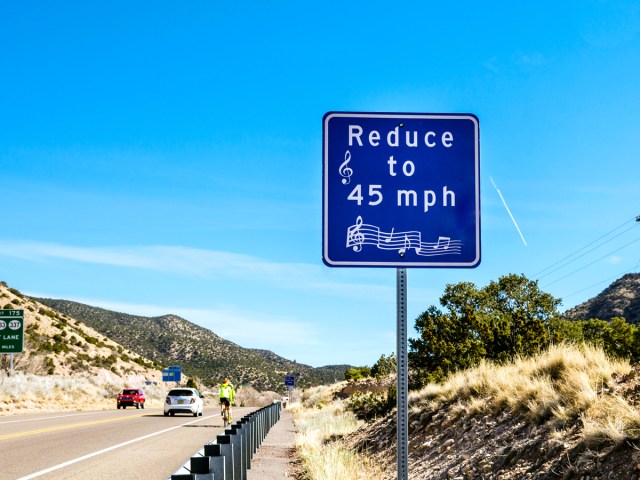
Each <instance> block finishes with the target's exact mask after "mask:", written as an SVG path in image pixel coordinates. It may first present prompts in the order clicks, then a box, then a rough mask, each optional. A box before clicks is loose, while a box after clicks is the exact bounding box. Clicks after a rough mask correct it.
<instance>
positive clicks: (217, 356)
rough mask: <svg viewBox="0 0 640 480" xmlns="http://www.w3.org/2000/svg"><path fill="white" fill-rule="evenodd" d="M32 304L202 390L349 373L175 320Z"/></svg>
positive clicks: (274, 387) (274, 386) (321, 380)
mask: <svg viewBox="0 0 640 480" xmlns="http://www.w3.org/2000/svg"><path fill="white" fill-rule="evenodd" d="M35 300H37V301H38V302H40V303H42V304H45V305H47V306H49V307H50V308H52V309H54V310H55V311H57V312H61V313H63V314H65V315H69V316H70V317H73V318H76V319H78V320H81V321H82V322H84V323H85V324H87V325H89V326H91V327H92V328H94V329H95V330H96V331H98V332H100V333H101V334H102V335H105V336H107V337H109V338H112V339H114V340H115V341H117V342H118V343H120V344H122V345H124V346H126V347H127V348H129V349H131V350H133V351H136V352H140V354H142V355H144V356H145V357H147V358H149V359H151V360H153V361H154V362H156V363H158V364H161V365H164V366H169V365H180V366H182V367H183V371H184V372H185V374H187V375H189V376H193V377H196V378H198V379H199V380H200V381H201V382H202V383H204V384H205V385H215V384H217V383H219V382H220V380H221V379H222V378H224V377H230V378H232V379H233V380H234V383H235V384H236V385H238V386H240V385H247V386H252V387H254V388H256V389H258V390H261V391H264V390H271V391H282V390H283V388H284V376H285V375H295V376H296V377H297V379H296V386H301V387H306V386H310V385H317V384H325V383H333V382H335V381H337V380H342V379H344V371H345V370H346V369H347V368H349V366H348V365H337V366H327V367H322V368H313V367H310V366H308V365H302V364H299V363H295V362H292V361H290V360H287V359H284V358H282V357H280V356H278V355H276V354H274V353H273V352H270V351H267V350H257V349H248V348H243V347H241V346H239V345H236V344H235V343H233V342H230V341H228V340H225V339H224V338H221V337H219V336H218V335H216V334H215V333H213V332H212V331H210V330H208V329H205V328H202V327H200V326H198V325H195V324H193V323H191V322H189V321H187V320H185V319H183V318H180V317H178V316H176V315H163V316H161V317H143V316H136V315H128V314H125V313H118V312H112V311H109V310H105V309H101V308H97V307H92V306H89V305H84V304H81V303H77V302H71V301H67V300H55V299H49V298H38V299H35Z"/></svg>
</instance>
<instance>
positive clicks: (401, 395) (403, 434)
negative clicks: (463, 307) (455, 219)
mask: <svg viewBox="0 0 640 480" xmlns="http://www.w3.org/2000/svg"><path fill="white" fill-rule="evenodd" d="M396 289H397V308H398V318H397V334H396V336H397V339H396V341H397V353H396V363H397V368H398V380H397V381H398V393H397V403H396V404H397V407H398V412H397V434H398V480H408V478H409V365H408V357H409V354H408V351H407V342H408V339H407V270H406V269H405V268H398V269H397V279H396Z"/></svg>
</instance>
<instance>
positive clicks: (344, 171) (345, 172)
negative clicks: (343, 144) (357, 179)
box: [338, 150, 353, 185]
mask: <svg viewBox="0 0 640 480" xmlns="http://www.w3.org/2000/svg"><path fill="white" fill-rule="evenodd" d="M350 161H351V153H350V152H349V150H347V151H346V152H345V154H344V162H342V165H340V167H339V168H338V173H339V174H340V176H341V177H344V178H343V179H342V184H343V185H349V183H350V182H351V175H353V169H352V168H350V167H348V166H347V165H348V164H349V162H350Z"/></svg>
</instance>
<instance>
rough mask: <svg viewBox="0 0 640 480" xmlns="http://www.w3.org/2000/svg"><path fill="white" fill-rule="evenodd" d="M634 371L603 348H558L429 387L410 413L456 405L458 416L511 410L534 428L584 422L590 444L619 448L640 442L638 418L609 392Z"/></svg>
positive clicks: (418, 394)
mask: <svg viewBox="0 0 640 480" xmlns="http://www.w3.org/2000/svg"><path fill="white" fill-rule="evenodd" d="M630 369H631V367H630V366H629V364H628V362H624V361H617V360H612V359H610V358H608V357H607V356H606V355H605V353H604V352H603V351H602V350H601V349H599V348H595V347H590V346H586V345H585V346H574V345H556V346H553V347H551V348H550V349H549V350H548V351H546V352H544V353H542V354H541V355H539V356H536V357H531V358H521V359H518V360H516V361H515V362H513V363H511V364H508V365H495V364H492V363H489V362H483V363H481V364H480V365H479V366H478V367H476V368H473V369H470V370H466V371H462V372H458V373H456V374H453V375H452V376H451V377H449V379H448V380H447V381H446V382H445V383H444V384H442V385H429V386H427V387H426V388H424V389H423V390H421V391H419V392H416V393H413V394H412V395H411V397H410V402H411V405H412V408H411V412H412V414H417V415H419V414H420V412H422V411H423V410H424V409H429V410H434V409H435V408H438V407H439V406H440V405H443V404H445V403H447V404H456V405H455V407H454V411H455V412H457V414H458V415H463V414H466V415H470V414H478V413H497V412H498V411H500V410H503V409H508V410H510V411H512V412H515V413H521V414H524V415H526V416H527V417H529V418H530V419H531V420H532V421H536V422H540V421H544V420H553V421H555V422H557V423H558V424H563V423H564V422H568V421H572V420H576V419H578V418H580V419H582V422H583V425H584V431H583V432H584V440H585V442H586V443H588V444H589V445H601V444H610V443H613V444H618V443H620V442H622V441H624V440H626V439H630V438H638V437H639V436H640V413H639V412H638V411H637V410H636V409H635V408H634V407H633V406H631V405H629V403H628V402H627V401H625V400H624V399H623V398H622V397H620V396H618V395H615V394H611V393H609V392H610V388H608V387H609V386H610V385H611V384H612V383H613V378H614V377H615V376H616V375H618V376H621V375H623V374H626V373H628V372H629V371H630Z"/></svg>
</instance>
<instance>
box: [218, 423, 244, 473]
mask: <svg viewBox="0 0 640 480" xmlns="http://www.w3.org/2000/svg"><path fill="white" fill-rule="evenodd" d="M225 437H226V438H225ZM222 442H224V443H230V444H231V445H233V480H244V476H243V474H242V472H243V463H244V462H243V461H242V439H241V438H240V436H239V435H236V434H233V433H232V432H230V431H229V429H227V430H225V434H224V435H218V437H217V443H222ZM245 476H246V475H245Z"/></svg>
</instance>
